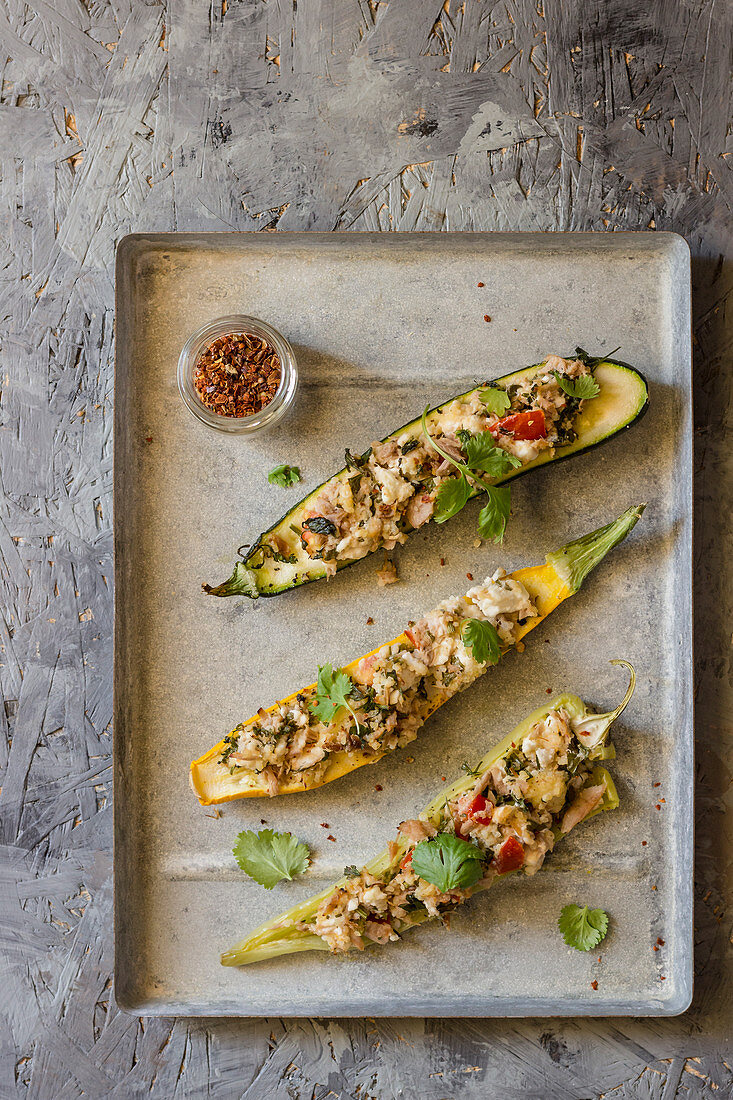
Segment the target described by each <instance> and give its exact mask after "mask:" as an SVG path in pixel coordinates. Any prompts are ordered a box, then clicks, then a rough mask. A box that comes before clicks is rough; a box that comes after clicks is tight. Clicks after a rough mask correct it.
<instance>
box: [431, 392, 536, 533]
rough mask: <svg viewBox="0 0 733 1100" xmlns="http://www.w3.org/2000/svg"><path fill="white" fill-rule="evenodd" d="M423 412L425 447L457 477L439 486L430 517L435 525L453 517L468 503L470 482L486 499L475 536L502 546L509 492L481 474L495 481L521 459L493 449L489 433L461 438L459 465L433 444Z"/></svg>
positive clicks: (434, 442) (493, 445)
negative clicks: (434, 453)
mask: <svg viewBox="0 0 733 1100" xmlns="http://www.w3.org/2000/svg"><path fill="white" fill-rule="evenodd" d="M428 412H429V408H426V409H425V411H424V412H423V414H422V429H423V433H424V435H425V438H426V439H427V441H428V443H430V445H431V446H432V447H433V448H434V449H435V450H436V451H437V452H438V454H440V455H442V456H443V458H445V459H447V460H448V462H450V463H451V465H452V466H455V468H456V469H457V470H458V472H459V473H460V477H458V478H447V479H446V480H445V481H444V482H442V483H441V485H440V488H439V489H438V492H437V494H436V497H435V511H434V517H435V521H436V523H445V521H446V520H448V519H451V517H452V516H455V515H456V514H457V513H458V512H460V511H461V509H462V508H463V507H464V505H465V504H467V503H468V500H469V498H470V496H471V493H472V491H473V490H472V487H471V482H474V483H475V484H476V485H479V486H480V487H481V489H483V491H484V492H485V493H486V495H487V497H488V501H487V503H486V504H485V505H484V507H483V508H482V509H481V511H480V512H479V517H478V533H479V535H481V537H482V538H485V539H493V540H494V542H502V541H503V538H504V530H505V528H506V524H507V520H508V519H509V509H510V492H509V489H508V488H506V487H504V488H499V487H497V486H496V485H490V484H489V483H488V482H486V481H484V479H483V477H482V476H481V474H487V475H488V476H489V477H492V478H498V477H502V476H503V475H504V474H508V473H509V471H510V470H513V469H516V467H517V466H521V465H522V462H521V459H519V458H516V457H515V456H514V455H510V454H509V453H508V451H505V450H503V449H502V448H501V447H497V446H496V442H495V440H494V437H493V436H492V434H491V432H479V433H478V434H476V435H470V436H468V437H467V438H466V433H463V435H462V442H463V447H464V449H465V452H466V461H465V462H459V461H458V459H456V458H453V456H452V455H449V454H448V453H447V451H444V450H443V448H442V447H441V446H440V444H439V443H438V442H437V440H435V439H433V437H432V436H431V434H430V432H429V431H428V425H427V419H426V418H427V414H428Z"/></svg>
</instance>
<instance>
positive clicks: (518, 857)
mask: <svg viewBox="0 0 733 1100" xmlns="http://www.w3.org/2000/svg"><path fill="white" fill-rule="evenodd" d="M494 863H495V865H496V870H497V872H498V873H499V874H500V875H506V874H508V873H509V871H517V870H519V868H520V867H521V866H522V864H523V863H524V848H523V847H522V845H521V844H520V842H519V841H518V840H517V838H516V837H515V836H510V837H507V839H506V840H505V841H504V843H503V844H502V846H501V848H500V849H499V851H498V853H497V855H496V856H495V858H494Z"/></svg>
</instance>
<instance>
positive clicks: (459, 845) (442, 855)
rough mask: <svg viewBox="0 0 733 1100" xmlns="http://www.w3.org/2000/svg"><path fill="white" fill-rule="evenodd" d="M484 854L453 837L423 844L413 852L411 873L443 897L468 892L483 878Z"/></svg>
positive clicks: (441, 835) (440, 838)
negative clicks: (482, 864)
mask: <svg viewBox="0 0 733 1100" xmlns="http://www.w3.org/2000/svg"><path fill="white" fill-rule="evenodd" d="M481 855H482V854H481V852H480V851H479V849H478V848H477V847H476V845H475V844H470V843H469V842H468V841H467V840H461V838H460V837H458V836H453V835H452V834H450V833H441V834H440V835H439V836H436V837H434V838H433V839H432V840H421V841H420V843H419V844H417V845H416V846H415V848H413V850H412V864H411V866H412V870H413V871H414V872H415V874H416V875H419V876H420V878H424V879H425V881H426V882H431V883H432V884H433V886H437V887H438V889H439V890H440V891H441V893H443V894H444V893H446V892H447V891H448V890H459V889H466V888H467V887H469V886H473V885H474V883H476V882H478V880H479V879H480V878H481V874H482V870H481Z"/></svg>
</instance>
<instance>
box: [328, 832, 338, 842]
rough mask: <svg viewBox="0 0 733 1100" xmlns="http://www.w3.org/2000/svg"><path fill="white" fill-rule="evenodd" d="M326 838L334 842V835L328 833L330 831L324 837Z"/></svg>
mask: <svg viewBox="0 0 733 1100" xmlns="http://www.w3.org/2000/svg"><path fill="white" fill-rule="evenodd" d="M326 840H332V841H333V842H334V844H335V843H336V837H335V836H331V834H330V833H329V834H328V836H327V837H326Z"/></svg>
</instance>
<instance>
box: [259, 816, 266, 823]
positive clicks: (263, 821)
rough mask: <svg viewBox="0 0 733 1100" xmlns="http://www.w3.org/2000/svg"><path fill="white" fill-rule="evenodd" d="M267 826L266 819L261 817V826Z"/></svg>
mask: <svg viewBox="0 0 733 1100" xmlns="http://www.w3.org/2000/svg"><path fill="white" fill-rule="evenodd" d="M266 824H267V822H266V821H265V819H264V817H261V818H260V825H266Z"/></svg>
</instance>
